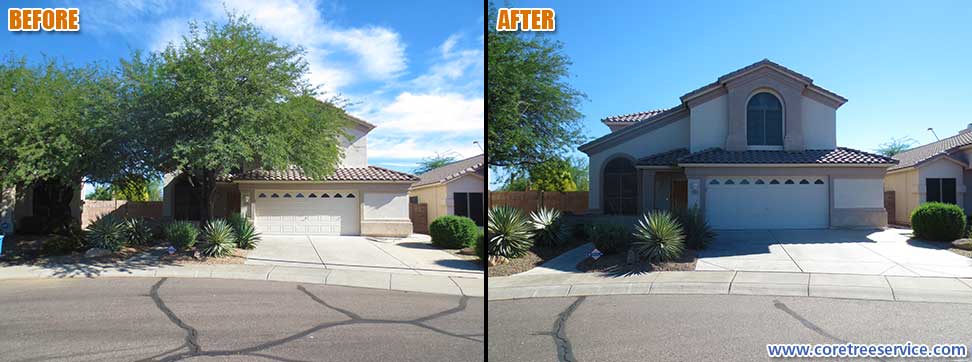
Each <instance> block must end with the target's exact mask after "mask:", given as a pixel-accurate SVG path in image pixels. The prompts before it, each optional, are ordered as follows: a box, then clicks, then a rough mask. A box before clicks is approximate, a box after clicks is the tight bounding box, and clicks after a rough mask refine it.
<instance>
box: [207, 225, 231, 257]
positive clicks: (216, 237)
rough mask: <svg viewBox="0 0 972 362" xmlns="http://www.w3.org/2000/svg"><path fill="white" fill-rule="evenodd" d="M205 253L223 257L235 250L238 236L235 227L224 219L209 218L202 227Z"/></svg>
mask: <svg viewBox="0 0 972 362" xmlns="http://www.w3.org/2000/svg"><path fill="white" fill-rule="evenodd" d="M201 236H202V240H203V250H202V252H203V254H205V255H206V256H214V257H222V256H227V255H229V254H231V253H232V252H233V247H234V246H236V238H235V237H234V236H233V228H232V227H230V224H229V223H227V222H226V220H223V219H213V220H209V222H208V223H207V224H206V226H205V227H203V229H202V234H201Z"/></svg>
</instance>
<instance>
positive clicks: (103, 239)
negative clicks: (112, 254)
mask: <svg viewBox="0 0 972 362" xmlns="http://www.w3.org/2000/svg"><path fill="white" fill-rule="evenodd" d="M125 230H126V228H125V223H124V222H122V221H121V220H119V219H118V218H116V217H114V216H102V217H100V218H98V219H97V220H95V221H94V222H93V223H91V225H88V230H87V231H86V232H85V238H86V239H87V242H88V247H92V248H101V249H107V250H111V251H118V249H121V247H122V246H124V245H125V237H126V235H125Z"/></svg>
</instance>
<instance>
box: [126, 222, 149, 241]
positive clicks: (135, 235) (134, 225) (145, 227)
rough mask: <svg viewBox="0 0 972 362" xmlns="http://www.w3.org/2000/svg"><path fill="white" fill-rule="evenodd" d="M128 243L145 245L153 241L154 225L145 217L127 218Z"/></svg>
mask: <svg viewBox="0 0 972 362" xmlns="http://www.w3.org/2000/svg"><path fill="white" fill-rule="evenodd" d="M125 234H126V236H127V237H128V240H127V243H128V245H145V244H148V243H149V242H151V241H152V226H150V225H149V224H148V222H147V221H145V219H143V218H140V217H136V218H130V219H128V220H125Z"/></svg>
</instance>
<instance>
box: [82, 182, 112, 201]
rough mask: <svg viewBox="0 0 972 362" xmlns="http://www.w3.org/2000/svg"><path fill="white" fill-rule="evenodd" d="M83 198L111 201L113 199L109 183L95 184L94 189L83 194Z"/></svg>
mask: <svg viewBox="0 0 972 362" xmlns="http://www.w3.org/2000/svg"><path fill="white" fill-rule="evenodd" d="M84 198H85V200H100V201H111V200H113V196H112V191H111V186H109V185H98V186H95V188H94V190H93V191H91V192H89V193H88V194H87V195H85V197H84Z"/></svg>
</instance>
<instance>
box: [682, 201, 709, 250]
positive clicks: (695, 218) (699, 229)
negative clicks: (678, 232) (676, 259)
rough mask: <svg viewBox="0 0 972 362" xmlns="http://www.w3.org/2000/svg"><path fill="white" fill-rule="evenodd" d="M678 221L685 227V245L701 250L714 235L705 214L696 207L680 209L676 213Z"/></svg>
mask: <svg viewBox="0 0 972 362" xmlns="http://www.w3.org/2000/svg"><path fill="white" fill-rule="evenodd" d="M678 222H679V223H681V224H682V228H684V229H685V246H687V247H688V248H691V249H695V250H702V249H705V248H706V247H708V246H709V243H711V242H712V240H713V239H715V237H716V233H715V232H714V231H712V227H710V226H709V222H708V221H706V220H705V214H703V213H702V210H700V209H699V208H698V207H693V208H690V209H686V210H682V211H680V212H679V213H678Z"/></svg>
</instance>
